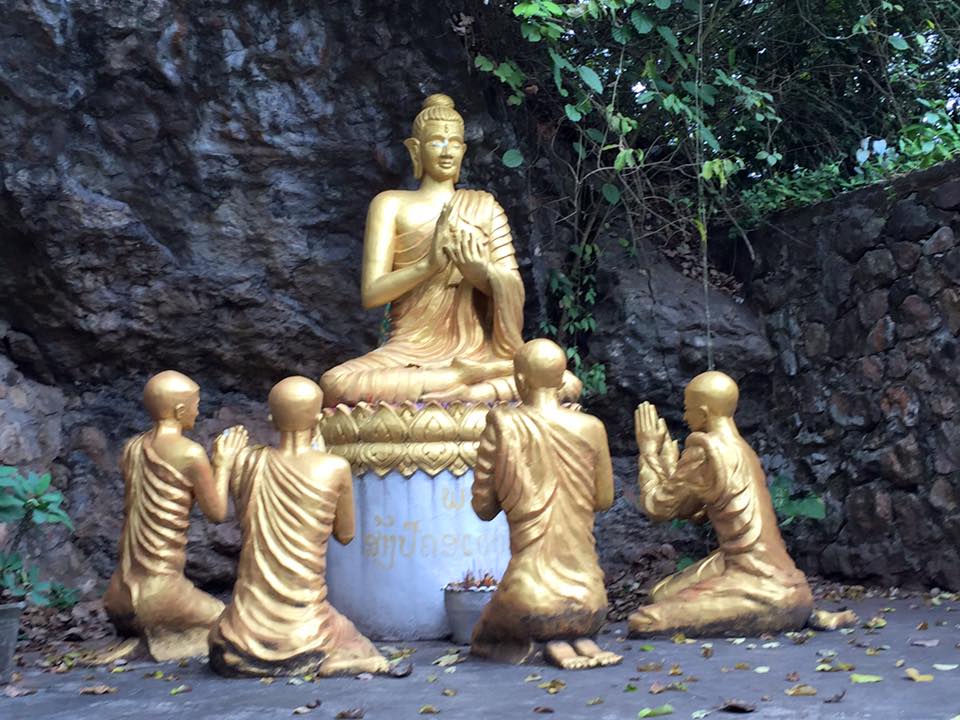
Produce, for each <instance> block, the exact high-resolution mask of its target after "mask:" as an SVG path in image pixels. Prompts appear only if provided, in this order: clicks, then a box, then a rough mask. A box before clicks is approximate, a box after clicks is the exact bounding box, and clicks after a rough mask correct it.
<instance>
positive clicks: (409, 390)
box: [320, 95, 582, 407]
mask: <svg viewBox="0 0 960 720" xmlns="http://www.w3.org/2000/svg"><path fill="white" fill-rule="evenodd" d="M463 137H464V123H463V118H462V117H461V116H460V113H458V112H457V111H456V110H455V109H454V103H453V100H451V99H450V98H449V97H447V96H446V95H431V96H429V97H428V98H427V99H426V100H425V101H424V103H423V109H422V110H421V111H420V114H419V115H417V117H416V119H415V120H414V122H413V136H412V137H410V138H408V139H407V140H406V141H405V142H404V145H405V146H406V148H407V150H408V151H409V152H410V159H411V160H412V161H413V171H414V175H415V176H416V178H417V179H418V180H419V181H420V186H419V187H418V188H417V189H416V190H388V191H386V192H382V193H380V194H379V195H377V196H376V197H375V198H374V199H373V202H372V203H371V204H370V209H369V211H368V213H367V222H366V234H365V237H364V242H363V273H362V279H361V285H362V287H361V296H362V301H363V306H364V307H366V308H373V307H379V306H381V305H386V304H388V303H389V304H390V311H389V319H390V337H389V339H388V340H387V342H386V343H385V344H384V345H383V346H381V347H379V348H377V349H376V350H373V351H372V352H369V353H367V354H366V355H364V356H362V357H359V358H355V359H353V360H349V361H347V362H345V363H343V364H342V365H339V366H337V367H335V368H333V369H331V370H329V371H328V372H326V373H325V374H324V375H323V377H322V378H321V380H320V384H321V386H322V387H323V392H324V397H325V398H326V402H327V404H328V405H329V406H330V407H333V406H335V405H337V404H338V403H344V404H347V405H356V404H357V403H359V402H361V401H363V402H376V401H385V402H392V403H400V402H404V401H408V400H410V401H420V400H424V401H426V400H438V401H453V400H462V401H472V402H493V401H496V400H514V399H516V395H517V390H516V386H515V385H514V383H513V377H512V374H513V354H514V353H515V352H516V350H517V349H518V348H519V347H520V345H521V344H522V343H523V340H522V337H521V333H522V330H523V302H524V290H523V281H522V280H521V278H520V272H519V270H518V266H517V260H516V257H515V255H514V248H513V239H512V236H511V233H510V225H509V223H508V221H507V216H506V213H505V212H504V210H503V208H502V207H500V205H499V204H498V203H497V201H496V199H495V198H494V197H493V195H491V194H490V193H488V192H484V191H482V190H463V189H460V190H458V189H456V188H455V183H456V182H457V180H458V178H459V176H460V165H461V162H462V161H463V156H464V153H465V152H466V149H467V146H466V144H465V143H464V140H463ZM581 388H582V385H581V383H580V381H579V380H577V378H576V377H575V376H573V375H572V374H567V375H566V376H565V383H564V394H565V396H567V397H570V398H576V397H578V396H579V394H580V390H581Z"/></svg>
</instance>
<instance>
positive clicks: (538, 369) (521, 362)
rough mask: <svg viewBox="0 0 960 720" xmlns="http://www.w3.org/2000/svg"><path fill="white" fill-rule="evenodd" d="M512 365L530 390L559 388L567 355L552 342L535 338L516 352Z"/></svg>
mask: <svg viewBox="0 0 960 720" xmlns="http://www.w3.org/2000/svg"><path fill="white" fill-rule="evenodd" d="M513 365H514V368H515V371H516V372H517V374H519V375H522V376H523V378H524V384H525V385H526V386H527V387H528V388H530V389H531V390H537V389H539V388H559V387H560V386H561V385H562V384H563V373H564V371H565V370H566V369H567V354H566V353H565V352H564V351H563V348H562V347H560V346H559V345H557V344H556V343H555V342H553V341H552V340H547V339H545V338H537V339H536V340H531V341H530V342H528V343H526V344H525V345H524V346H523V347H521V348H520V349H519V350H518V351H517V354H516V355H515V356H514V358H513Z"/></svg>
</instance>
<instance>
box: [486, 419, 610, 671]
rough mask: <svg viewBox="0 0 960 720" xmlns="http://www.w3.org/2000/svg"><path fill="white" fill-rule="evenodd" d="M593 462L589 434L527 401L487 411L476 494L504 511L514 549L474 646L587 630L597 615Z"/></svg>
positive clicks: (601, 592)
mask: <svg viewBox="0 0 960 720" xmlns="http://www.w3.org/2000/svg"><path fill="white" fill-rule="evenodd" d="M596 462H597V452H596V450H594V448H593V447H592V446H591V445H590V444H589V443H588V442H587V441H586V440H584V439H583V438H582V437H580V436H579V435H577V434H576V433H575V432H574V431H573V430H571V429H568V428H567V427H565V426H564V425H563V424H561V422H560V421H559V420H554V419H551V418H548V417H546V416H545V415H543V414H542V413H540V412H538V411H537V410H536V409H534V408H532V407H529V406H524V405H520V406H517V407H500V408H496V409H495V410H493V411H491V413H490V414H489V415H488V417H487V425H486V428H485V430H484V433H483V435H482V437H481V441H480V448H479V453H478V459H477V466H476V469H475V476H474V478H475V479H474V484H473V498H474V500H473V502H474V507H475V508H477V509H478V511H480V510H482V509H484V508H487V509H490V508H493V509H495V508H497V507H499V508H501V509H502V510H503V512H504V513H506V516H507V522H508V523H509V526H510V553H511V557H510V563H509V564H508V566H507V570H506V572H505V573H504V575H503V578H502V579H501V581H500V583H499V585H498V587H497V590H496V592H495V593H494V596H493V598H492V599H491V600H490V602H489V604H488V605H487V606H486V607H485V608H484V610H483V614H482V615H481V617H480V621H479V622H478V623H477V625H476V627H475V628H474V633H473V645H474V649H475V651H476V649H477V648H478V647H480V646H506V645H510V644H511V643H513V644H517V645H518V646H520V647H522V646H523V645H524V644H525V643H530V642H531V641H548V640H563V639H573V638H580V637H585V636H588V635H593V634H594V633H596V632H597V631H598V630H599V628H600V626H601V625H602V624H603V620H604V617H605V616H606V611H607V594H606V590H605V589H604V585H603V571H602V570H601V569H600V564H599V561H598V559H597V553H596V545H595V540H594V535H593V523H594V513H595V508H596V492H597V483H596ZM520 659H521V657H520V656H518V657H517V658H516V661H519V660H520Z"/></svg>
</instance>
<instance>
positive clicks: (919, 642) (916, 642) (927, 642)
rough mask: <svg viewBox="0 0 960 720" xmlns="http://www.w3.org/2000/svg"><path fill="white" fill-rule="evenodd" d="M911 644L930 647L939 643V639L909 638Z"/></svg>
mask: <svg viewBox="0 0 960 720" xmlns="http://www.w3.org/2000/svg"><path fill="white" fill-rule="evenodd" d="M910 644H911V645H916V646H917V647H925V648H932V647H936V646H937V645H939V644H940V641H939V640H911V641H910Z"/></svg>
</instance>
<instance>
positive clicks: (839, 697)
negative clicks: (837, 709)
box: [824, 690, 847, 703]
mask: <svg viewBox="0 0 960 720" xmlns="http://www.w3.org/2000/svg"><path fill="white" fill-rule="evenodd" d="M846 694H847V691H846V690H841V691H840V692H838V693H837V694H836V695H831V696H830V697H828V698H826V699H825V700H824V702H825V703H838V702H840V701H841V700H843V696H844V695H846Z"/></svg>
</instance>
